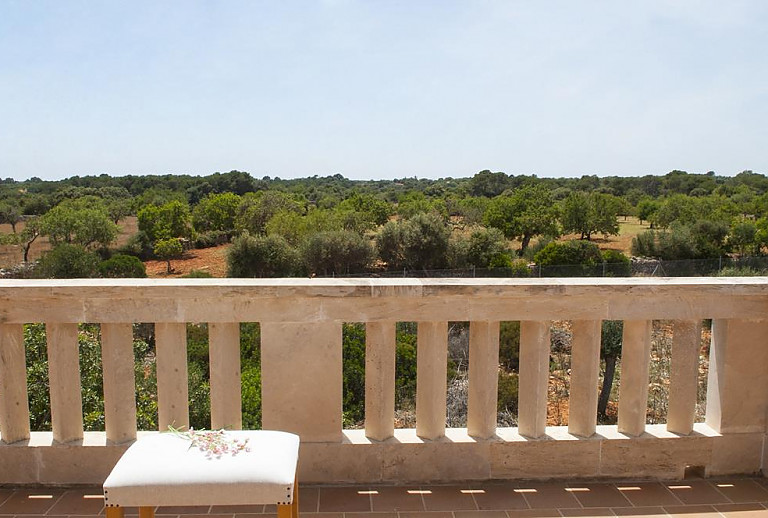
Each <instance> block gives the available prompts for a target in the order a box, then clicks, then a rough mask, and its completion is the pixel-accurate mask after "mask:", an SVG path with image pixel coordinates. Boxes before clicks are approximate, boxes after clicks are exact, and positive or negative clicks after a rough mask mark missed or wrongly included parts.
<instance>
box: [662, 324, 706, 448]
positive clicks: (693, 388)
mask: <svg viewBox="0 0 768 518" xmlns="http://www.w3.org/2000/svg"><path fill="white" fill-rule="evenodd" d="M700 345H701V320H676V321H675V323H674V330H673V336H672V363H671V366H670V374H669V409H668V411H667V430H669V431H670V432H674V433H679V434H682V435H688V434H690V433H691V432H692V431H693V422H694V420H695V417H696V397H697V394H698V385H699V346H700Z"/></svg>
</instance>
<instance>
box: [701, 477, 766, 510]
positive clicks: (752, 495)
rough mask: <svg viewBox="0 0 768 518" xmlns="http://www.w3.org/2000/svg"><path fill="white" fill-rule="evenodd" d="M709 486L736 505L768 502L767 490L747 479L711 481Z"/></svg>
mask: <svg viewBox="0 0 768 518" xmlns="http://www.w3.org/2000/svg"><path fill="white" fill-rule="evenodd" d="M711 484H712V485H713V486H715V487H716V488H717V491H719V492H721V493H722V494H724V495H725V496H726V497H728V500H730V501H731V502H733V503H736V504H740V503H746V502H764V501H766V500H768V489H766V488H764V487H763V486H761V485H760V484H758V483H757V482H755V481H754V480H750V479H748V478H745V479H738V480H736V479H733V480H720V481H711Z"/></svg>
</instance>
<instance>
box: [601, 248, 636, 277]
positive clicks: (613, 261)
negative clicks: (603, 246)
mask: <svg viewBox="0 0 768 518" xmlns="http://www.w3.org/2000/svg"><path fill="white" fill-rule="evenodd" d="M602 256H603V262H604V263H605V264H604V265H603V272H604V274H605V275H606V276H608V277H629V276H630V275H631V274H632V265H631V262H630V260H629V257H627V256H626V255H624V254H623V253H622V252H619V251H618V250H603V251H602Z"/></svg>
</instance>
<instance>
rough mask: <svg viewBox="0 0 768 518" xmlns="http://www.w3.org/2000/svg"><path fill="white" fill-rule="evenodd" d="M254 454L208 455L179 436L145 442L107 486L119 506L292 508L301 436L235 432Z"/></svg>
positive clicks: (122, 462)
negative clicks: (276, 505) (284, 505)
mask: <svg viewBox="0 0 768 518" xmlns="http://www.w3.org/2000/svg"><path fill="white" fill-rule="evenodd" d="M227 436H228V437H229V436H231V437H233V438H236V439H239V440H241V441H242V440H245V439H248V448H249V450H250V451H241V452H239V453H238V454H236V455H232V454H224V455H222V456H221V457H215V456H206V453H204V452H202V451H200V450H199V449H198V448H197V447H196V446H191V441H189V440H188V439H185V438H183V437H179V436H178V435H176V434H173V433H160V434H157V435H151V436H149V437H143V438H141V439H139V440H138V441H136V442H135V443H134V444H133V445H131V447H130V448H128V450H127V451H126V452H125V453H124V454H123V456H122V457H121V458H120V460H119V461H118V462H117V464H116V465H115V467H114V469H113V470H112V473H110V475H109V477H107V480H106V481H105V482H104V502H105V504H106V505H109V506H114V505H119V506H123V507H125V506H155V505H240V504H275V503H282V504H285V503H290V502H292V500H293V484H294V480H295V476H296V463H297V460H298V455H299V437H298V436H297V435H294V434H291V433H286V432H275V431H266V430H260V431H233V432H227Z"/></svg>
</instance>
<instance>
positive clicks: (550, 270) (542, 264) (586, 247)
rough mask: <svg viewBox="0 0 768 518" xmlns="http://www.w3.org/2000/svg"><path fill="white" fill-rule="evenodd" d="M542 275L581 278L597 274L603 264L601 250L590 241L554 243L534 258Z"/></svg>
mask: <svg viewBox="0 0 768 518" xmlns="http://www.w3.org/2000/svg"><path fill="white" fill-rule="evenodd" d="M533 259H534V261H536V263H537V264H538V265H539V268H540V269H541V272H542V275H543V274H546V276H548V277H580V276H584V275H594V274H596V273H597V272H596V267H597V266H598V265H600V264H601V263H602V262H603V257H602V255H601V254H600V248H598V246H597V245H596V244H594V243H590V242H589V241H582V240H576V241H568V242H565V243H558V242H552V243H550V244H548V245H547V246H545V247H544V248H543V249H542V250H541V251H540V252H539V253H537V254H536V255H535V256H534V258H533Z"/></svg>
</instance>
